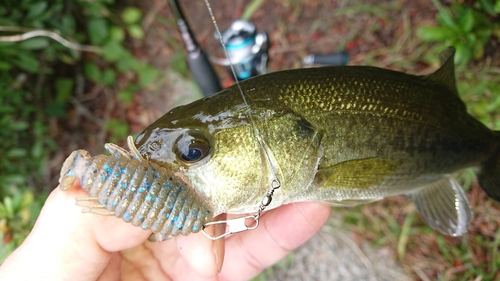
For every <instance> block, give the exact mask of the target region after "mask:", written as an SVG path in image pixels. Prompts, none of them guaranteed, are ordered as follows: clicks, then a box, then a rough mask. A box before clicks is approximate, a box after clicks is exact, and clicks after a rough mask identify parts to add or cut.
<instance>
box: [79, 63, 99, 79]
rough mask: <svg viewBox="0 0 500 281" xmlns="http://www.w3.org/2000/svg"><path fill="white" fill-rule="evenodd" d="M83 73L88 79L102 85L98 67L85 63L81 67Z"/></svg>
mask: <svg viewBox="0 0 500 281" xmlns="http://www.w3.org/2000/svg"><path fill="white" fill-rule="evenodd" d="M83 72H84V73H85V76H87V77H88V78H90V80H92V81H93V82H95V83H102V81H101V77H102V73H101V70H100V69H99V67H97V65H95V64H94V63H86V64H85V65H84V67H83Z"/></svg>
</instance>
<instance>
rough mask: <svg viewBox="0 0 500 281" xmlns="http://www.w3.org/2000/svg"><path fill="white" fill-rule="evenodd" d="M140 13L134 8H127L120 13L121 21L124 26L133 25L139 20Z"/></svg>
mask: <svg viewBox="0 0 500 281" xmlns="http://www.w3.org/2000/svg"><path fill="white" fill-rule="evenodd" d="M141 16H142V12H141V10H140V9H138V8H135V7H128V8H126V9H125V10H124V11H123V13H122V19H123V21H124V22H125V23H126V24H135V23H137V22H139V20H140V19H141Z"/></svg>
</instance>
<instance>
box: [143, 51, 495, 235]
mask: <svg viewBox="0 0 500 281" xmlns="http://www.w3.org/2000/svg"><path fill="white" fill-rule="evenodd" d="M454 53H455V49H454V48H453V47H449V48H447V49H446V50H444V51H443V52H442V53H441V54H440V60H441V66H440V68H439V69H437V70H436V71H435V72H434V73H431V74H429V75H423V76H416V75H412V74H406V73H403V72H398V71H393V70H388V69H382V68H376V67H370V66H334V67H320V68H307V69H295V70H286V71H279V72H273V73H269V74H264V75H261V76H257V77H254V78H250V79H247V80H244V81H241V82H239V83H237V84H235V85H233V86H231V87H229V88H226V89H224V90H222V91H221V92H219V93H217V94H215V95H213V96H210V97H206V98H203V99H200V100H197V101H195V102H193V103H190V104H188V105H184V106H180V107H177V108H174V109H172V110H171V111H169V112H168V113H166V114H165V115H164V116H162V117H161V118H159V119H158V120H156V121H155V122H153V123H152V124H151V125H150V126H148V127H147V128H146V129H145V130H144V131H143V132H142V133H140V134H139V135H138V136H137V138H136V139H135V143H134V146H135V147H137V150H138V154H140V156H141V157H142V158H144V159H145V160H146V161H149V162H151V163H154V164H156V165H158V166H160V167H163V168H165V170H166V171H168V172H169V173H173V174H175V175H182V178H183V180H184V181H185V182H186V187H187V188H190V189H192V190H193V193H194V194H196V196H197V197H199V198H200V201H203V202H205V204H206V205H207V206H208V207H207V208H208V209H210V210H212V212H213V215H214V216H217V215H218V214H222V213H227V214H247V213H254V212H257V211H258V210H259V209H263V207H265V208H267V209H273V208H277V207H279V206H281V205H284V204H290V203H294V202H301V201H312V202H320V203H324V204H328V205H332V206H353V205H357V204H364V203H369V202H373V201H377V200H381V199H383V198H385V197H389V196H396V195H405V196H407V197H408V198H410V199H411V200H412V201H413V202H414V204H415V206H416V209H417V210H418V212H419V213H420V214H421V216H422V217H423V219H424V220H425V222H426V223H427V224H428V225H430V226H431V227H433V228H434V229H436V230H437V231H439V232H441V233H443V234H446V235H451V236H459V235H462V234H464V233H465V232H466V231H467V225H468V224H469V222H470V221H471V220H472V218H473V211H472V208H471V206H470V204H469V202H468V200H467V197H466V195H465V193H464V191H463V189H462V187H461V186H460V184H459V183H458V181H457V180H456V179H455V178H454V176H453V175H454V174H455V173H456V172H458V171H461V170H463V169H466V168H474V169H475V171H476V175H477V178H478V182H479V185H480V186H481V187H482V189H483V190H484V191H485V192H486V193H487V195H488V196H489V197H491V198H493V199H494V200H496V201H500V132H499V131H493V130H491V129H489V128H487V127H486V126H485V125H484V124H482V123H480V122H479V121H477V120H476V119H474V118H473V117H472V116H471V115H469V114H468V113H467V109H466V105H465V104H464V102H463V101H462V100H461V99H460V97H459V94H458V91H457V88H456V82H455V73H454V63H453V59H454ZM276 183H278V184H276ZM263 202H265V203H263ZM160 240H162V238H160Z"/></svg>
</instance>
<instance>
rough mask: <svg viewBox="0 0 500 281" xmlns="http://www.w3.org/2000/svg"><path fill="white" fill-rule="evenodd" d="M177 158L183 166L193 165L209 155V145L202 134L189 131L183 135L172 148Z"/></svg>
mask: <svg viewBox="0 0 500 281" xmlns="http://www.w3.org/2000/svg"><path fill="white" fill-rule="evenodd" d="M174 150H175V153H176V155H177V158H178V159H179V160H181V161H182V162H184V163H185V164H188V165H189V164H194V163H196V162H198V161H200V160H201V159H203V158H205V157H206V156H207V155H209V153H210V143H209V142H208V140H207V139H206V138H205V136H204V135H203V133H201V132H199V131H197V130H189V131H187V132H185V133H183V134H182V135H181V136H180V137H179V138H178V139H177V143H176V145H175V146H174Z"/></svg>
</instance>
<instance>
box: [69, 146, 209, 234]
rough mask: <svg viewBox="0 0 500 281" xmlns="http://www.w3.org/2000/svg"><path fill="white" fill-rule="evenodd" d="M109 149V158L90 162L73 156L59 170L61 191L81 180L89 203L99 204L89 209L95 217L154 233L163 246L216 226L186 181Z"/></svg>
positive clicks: (80, 152)
mask: <svg viewBox="0 0 500 281" xmlns="http://www.w3.org/2000/svg"><path fill="white" fill-rule="evenodd" d="M106 149H108V151H109V152H110V153H111V155H109V156H105V155H97V156H95V157H90V155H89V153H88V152H87V151H84V150H77V151H74V152H73V153H72V154H71V155H70V156H69V157H68V159H66V161H65V163H64V165H63V169H62V170H61V178H60V180H59V181H60V182H61V188H62V189H67V188H70V187H71V186H72V185H73V182H74V180H75V179H76V178H80V180H81V185H82V188H83V189H84V190H85V191H87V192H88V193H89V198H88V199H93V200H96V201H97V203H95V205H92V206H88V207H89V210H90V211H91V212H96V213H99V214H107V215H115V216H116V217H120V218H122V219H123V220H124V221H126V222H130V223H132V224H133V225H134V226H139V227H141V228H143V229H145V230H149V229H150V230H151V231H152V232H153V233H158V234H159V235H160V236H159V237H160V238H155V239H159V240H164V239H167V238H170V237H174V236H177V235H179V234H181V233H182V234H184V235H187V234H189V233H192V232H198V231H200V230H201V227H202V225H203V224H205V223H207V222H210V221H211V220H212V217H213V212H212V211H211V208H209V206H207V204H206V203H205V202H204V201H203V200H202V199H201V198H200V197H199V196H195V192H194V191H193V190H192V189H190V188H189V187H188V186H187V184H186V182H185V181H184V180H182V179H181V178H179V177H177V176H175V175H174V174H172V173H171V172H168V171H166V170H165V169H164V168H162V167H159V166H158V165H156V164H154V163H151V162H149V161H147V160H144V159H141V158H140V156H136V157H130V156H129V155H126V154H127V153H128V152H127V151H125V150H123V149H122V148H119V147H117V146H115V145H112V144H107V145H106ZM117 152H118V153H117Z"/></svg>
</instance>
